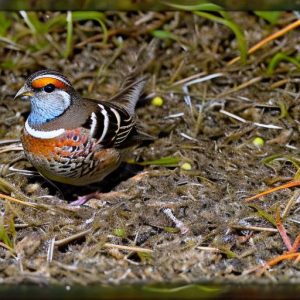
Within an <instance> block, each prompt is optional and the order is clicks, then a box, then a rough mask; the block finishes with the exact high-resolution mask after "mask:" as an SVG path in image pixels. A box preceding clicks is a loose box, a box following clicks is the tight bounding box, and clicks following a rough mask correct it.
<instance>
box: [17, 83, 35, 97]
mask: <svg viewBox="0 0 300 300" xmlns="http://www.w3.org/2000/svg"><path fill="white" fill-rule="evenodd" d="M32 96H33V92H32V91H30V90H28V89H27V88H26V87H25V86H23V87H22V88H21V89H20V90H19V91H18V92H17V94H16V96H15V98H14V100H15V99H17V98H24V97H26V98H28V97H32Z"/></svg>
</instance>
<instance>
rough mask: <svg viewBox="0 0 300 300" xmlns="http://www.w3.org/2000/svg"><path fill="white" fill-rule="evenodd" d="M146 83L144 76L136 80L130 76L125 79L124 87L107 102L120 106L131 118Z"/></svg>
mask: <svg viewBox="0 0 300 300" xmlns="http://www.w3.org/2000/svg"><path fill="white" fill-rule="evenodd" d="M146 81H147V77H146V76H142V77H140V78H138V79H136V78H133V76H132V75H129V76H127V77H126V79H125V81H124V83H125V84H123V85H124V86H125V87H124V88H123V89H121V91H120V92H119V93H118V94H116V95H114V96H113V97H112V98H110V99H109V101H115V102H117V103H118V104H120V105H122V106H123V107H124V109H126V111H127V112H128V113H129V114H130V115H131V116H133V115H134V113H135V106H136V103H137V102H138V100H139V99H140V96H141V94H142V92H143V89H144V86H145V83H146Z"/></svg>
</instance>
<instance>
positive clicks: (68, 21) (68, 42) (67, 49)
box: [63, 11, 73, 58]
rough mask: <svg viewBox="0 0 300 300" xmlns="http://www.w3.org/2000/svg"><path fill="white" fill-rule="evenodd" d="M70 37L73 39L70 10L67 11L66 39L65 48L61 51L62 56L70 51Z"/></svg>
mask: <svg viewBox="0 0 300 300" xmlns="http://www.w3.org/2000/svg"><path fill="white" fill-rule="evenodd" d="M72 39H73V20H72V12H71V11H68V12H67V41H66V49H65V51H64V53H63V56H64V58H67V57H68V56H69V55H70V54H71V52H72Z"/></svg>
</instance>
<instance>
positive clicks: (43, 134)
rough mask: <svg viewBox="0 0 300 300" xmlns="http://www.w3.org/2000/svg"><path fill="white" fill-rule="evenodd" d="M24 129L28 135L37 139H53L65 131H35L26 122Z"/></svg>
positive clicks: (61, 129)
mask: <svg viewBox="0 0 300 300" xmlns="http://www.w3.org/2000/svg"><path fill="white" fill-rule="evenodd" d="M25 129H26V131H27V132H28V133H29V134H30V135H32V136H33V137H36V138H39V139H53V138H55V137H58V136H59V135H61V134H63V133H64V132H65V129H63V128H60V129H57V130H51V131H42V130H36V129H34V128H32V127H30V125H29V124H28V120H27V121H26V123H25Z"/></svg>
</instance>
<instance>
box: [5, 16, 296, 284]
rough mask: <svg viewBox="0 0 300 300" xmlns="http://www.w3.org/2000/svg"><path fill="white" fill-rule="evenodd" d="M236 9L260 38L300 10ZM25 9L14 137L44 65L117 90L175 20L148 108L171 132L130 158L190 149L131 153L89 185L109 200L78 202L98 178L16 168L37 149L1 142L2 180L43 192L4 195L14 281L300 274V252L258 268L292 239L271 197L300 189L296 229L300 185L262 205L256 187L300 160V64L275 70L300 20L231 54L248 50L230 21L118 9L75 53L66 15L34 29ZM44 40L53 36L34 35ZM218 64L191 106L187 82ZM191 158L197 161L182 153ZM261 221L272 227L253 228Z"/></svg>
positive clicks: (9, 135)
mask: <svg viewBox="0 0 300 300" xmlns="http://www.w3.org/2000/svg"><path fill="white" fill-rule="evenodd" d="M55 14H58V13H55ZM55 14H54V15H55ZM52 17H53V14H52V13H49V14H39V18H40V20H43V19H44V20H48V19H49V18H52ZM232 17H233V18H234V20H235V21H236V22H237V23H238V24H239V25H240V26H241V28H242V29H243V30H244V31H245V33H246V39H247V41H248V43H249V45H254V44H255V43H257V42H258V41H260V40H261V39H262V38H263V37H265V36H267V35H269V34H270V33H272V32H274V31H276V30H277V29H278V28H281V27H283V26H285V25H287V24H289V23H291V22H292V20H294V16H293V14H292V13H285V14H284V16H283V17H282V18H281V19H280V20H281V21H280V22H279V23H278V24H277V25H276V26H275V25H270V24H268V23H267V22H266V21H264V20H262V19H260V18H258V17H257V16H255V15H254V14H250V13H232ZM14 18H15V22H14V24H13V26H12V27H11V28H10V32H9V34H10V35H11V36H15V35H17V34H20V35H21V34H22V33H24V36H23V37H20V38H19V39H18V42H17V44H16V45H14V44H12V43H6V42H5V41H4V42H3V43H4V44H3V47H2V48H1V49H0V53H1V56H0V57H1V58H0V60H1V77H0V79H1V87H0V89H1V99H2V100H1V103H0V111H1V115H0V136H1V139H2V140H7V139H14V138H16V139H18V138H19V137H20V135H21V132H22V127H23V124H24V121H25V119H26V117H27V115H28V113H29V109H30V107H29V104H28V103H26V102H22V101H13V97H14V95H15V93H16V92H17V90H18V88H20V86H21V85H22V84H23V83H24V80H25V79H26V77H27V76H28V75H29V74H31V73H32V72H33V71H36V70H39V69H44V68H50V69H56V70H59V71H62V72H63V73H64V74H65V75H67V76H68V78H69V79H70V81H71V82H72V83H73V84H74V87H75V88H76V89H78V90H79V91H80V92H81V93H82V94H83V95H84V96H85V97H90V98H96V99H97V98H99V99H103V98H104V99H107V98H108V97H109V96H112V95H113V94H114V93H116V92H117V91H118V88H119V86H120V84H121V82H122V78H123V77H124V75H125V74H126V72H127V71H128V69H129V68H130V67H132V65H131V64H132V63H133V62H134V59H133V57H134V54H135V53H137V52H138V50H139V49H140V48H141V46H142V45H145V44H149V43H150V41H151V40H152V38H153V36H152V34H151V33H152V32H153V30H156V29H164V30H168V31H170V32H172V34H173V35H174V36H173V38H166V39H162V40H159V43H158V47H157V49H156V52H155V60H154V61H153V63H152V64H151V65H150V66H149V67H148V68H147V70H146V71H145V72H146V73H148V74H150V78H149V81H148V84H147V86H146V89H145V98H144V99H143V100H142V101H141V103H140V104H139V106H138V109H137V114H138V117H139V120H140V123H141V124H142V126H143V129H144V131H146V132H148V133H149V134H151V135H154V136H157V139H155V141H153V142H152V143H148V144H143V145H141V146H140V147H139V148H137V149H135V150H134V152H133V153H132V156H131V157H130V158H131V160H132V159H133V160H134V161H137V162H143V161H151V160H157V159H160V158H162V157H175V158H178V161H179V163H178V165H177V166H172V167H165V166H155V165H151V164H150V165H147V166H144V167H141V166H136V165H131V164H127V165H123V166H122V167H121V168H120V169H119V170H118V171H117V172H115V173H114V176H110V177H109V178H107V179H106V180H105V183H99V184H97V185H93V186H92V187H88V188H87V189H86V191H91V190H97V189H99V190H102V191H104V192H106V193H107V194H103V197H102V200H91V201H90V202H88V203H87V204H86V205H85V206H82V207H71V206H70V205H69V204H68V201H70V200H73V199H74V198H75V197H76V195H81V194H82V193H84V192H85V190H83V189H81V188H76V187H68V186H61V185H58V187H59V188H60V190H61V191H62V192H60V191H59V190H58V189H57V188H56V187H54V186H53V185H51V184H50V183H49V182H47V181H46V180H45V179H44V178H42V177H40V176H25V175H22V174H18V173H16V172H15V171H11V170H7V167H8V166H10V167H12V166H13V167H14V168H18V169H27V170H33V169H32V168H31V166H30V164H29V163H28V162H27V161H26V159H21V160H18V161H17V162H14V159H15V158H17V157H19V156H22V151H21V150H18V151H11V150H7V151H5V152H4V151H2V152H1V150H0V161H1V164H2V169H1V171H2V178H1V184H0V188H1V190H2V192H3V193H5V194H8V195H12V196H14V197H15V198H17V199H20V200H23V201H30V202H34V203H36V204H38V205H37V206H36V207H28V206H25V205H23V204H17V203H12V202H9V201H7V200H4V199H1V202H0V206H1V216H2V217H1V220H2V221H1V222H2V223H1V227H0V230H1V232H2V233H1V234H2V240H1V242H2V243H4V244H5V245H7V246H9V247H10V248H11V250H8V249H7V248H8V247H4V246H3V244H1V245H0V282H2V283H24V282H33V283H47V284H48V283H49V284H55V283H58V284H68V285H73V284H84V285H86V284H91V283H103V284H127V283H153V282H172V283H178V282H181V283H191V282H201V281H210V282H221V283H222V282H227V283H228V282H232V283H241V282H244V283H245V282H247V283H249V282H264V283H270V282H280V283H284V282H290V283H291V282H294V283H296V282H297V283H299V275H300V269H299V264H295V263H294V261H293V260H290V261H284V262H282V263H280V264H278V265H276V266H274V267H273V268H272V270H271V271H266V272H265V273H264V274H263V275H262V276H258V274H257V273H256V272H249V270H251V269H253V268H254V267H256V266H258V265H259V264H262V262H264V261H267V260H269V259H271V258H273V257H275V256H277V255H280V254H282V253H283V252H284V251H286V248H285V246H284V244H283V242H282V240H281V238H280V236H279V234H278V232H276V231H275V230H274V229H275V228H276V227H274V226H273V225H272V223H271V222H269V221H268V220H266V218H264V217H263V216H262V214H259V213H258V212H259V211H265V212H267V213H268V214H270V215H271V216H273V218H274V219H275V217H276V211H277V209H279V210H280V212H281V213H282V212H283V211H285V209H286V207H287V203H289V202H290V200H291V199H292V197H295V201H294V203H293V204H292V206H291V207H290V209H289V210H288V211H287V212H286V215H285V218H284V220H283V224H284V226H285V228H286V230H287V232H288V234H289V236H290V238H291V240H292V241H293V240H294V239H295V237H296V236H297V235H298V234H299V222H300V216H299V200H298V199H299V198H298V197H297V195H298V192H297V190H295V189H292V190H285V191H281V192H278V193H274V194H272V195H270V196H268V197H266V198H264V199H262V200H257V201H256V202H255V204H256V205H257V207H256V208H254V207H250V206H249V205H248V204H247V203H245V202H244V201H243V200H244V199H245V198H246V197H248V196H251V195H253V194H255V193H257V192H258V191H261V190H264V189H266V188H267V187H269V186H272V185H273V184H275V183H276V182H277V181H279V182H284V181H286V180H291V179H292V178H293V177H294V175H295V173H296V172H297V168H298V164H299V158H298V152H299V149H300V139H299V114H300V111H299V69H298V70H297V68H296V67H295V66H294V65H293V64H291V63H289V62H283V63H281V64H280V65H279V66H278V67H277V68H276V69H275V71H274V73H273V74H272V75H267V66H268V62H269V61H270V59H271V58H272V57H273V56H274V54H276V53H277V52H285V53H287V54H289V55H295V54H297V51H299V47H298V45H299V42H300V35H299V32H296V31H294V32H290V33H288V34H287V35H285V36H283V37H281V38H280V39H278V40H276V41H273V42H271V43H269V44H268V45H266V46H265V47H264V48H263V49H261V50H259V51H258V52H257V53H255V54H254V55H251V56H250V57H249V58H248V60H247V63H246V64H241V63H239V62H238V63H235V64H233V65H227V63H228V61H230V59H232V58H234V57H236V56H237V55H239V52H238V51H237V47H236V39H235V36H234V34H233V33H232V31H231V30H230V29H228V28H227V27H225V26H223V25H221V24H217V23H213V22H211V21H208V20H205V19H203V18H200V17H197V16H195V15H193V14H191V13H184V12H156V13H151V12H148V13H145V14H142V13H123V12H108V13H106V25H107V29H108V40H107V42H103V34H102V30H101V28H100V27H99V25H98V24H96V22H92V21H84V22H77V23H74V28H73V47H72V54H71V55H69V57H68V58H62V57H61V51H60V50H61V49H62V48H63V47H64V46H65V40H66V32H65V29H62V28H59V27H58V28H57V29H55V30H53V31H52V32H51V33H49V34H48V35H43V36H39V35H38V34H36V35H32V34H31V33H30V32H28V28H27V26H26V24H25V23H24V21H23V20H22V19H21V18H20V17H18V16H16V15H15V16H14ZM174 37H175V38H174ZM43 43H44V44H43ZM38 45H43V47H42V46H41V48H40V49H33V50H32V49H31V48H35V47H38ZM298 54H299V53H298ZM9 62H12V63H11V64H10V63H9ZM217 73H221V74H222V76H219V77H216V78H214V79H211V80H207V81H204V82H201V83H196V84H193V85H191V86H189V87H188V89H189V91H188V92H189V96H190V98H191V102H192V105H191V107H189V106H188V105H187V104H186V103H185V100H184V96H186V95H185V92H184V90H183V86H184V85H185V84H186V83H187V82H189V81H191V80H193V79H196V78H200V77H204V76H207V75H210V74H217ZM196 74H197V75H196ZM245 83H247V84H245ZM242 84H245V85H244V86H243V85H242ZM154 96H161V97H162V98H163V100H164V103H163V105H162V106H154V105H152V104H151V101H150V100H151V98H153V97H154ZM228 113H231V114H233V115H235V116H238V117H240V118H243V119H244V120H246V121H245V122H244V121H243V120H239V119H237V118H235V117H230V115H228ZM255 123H256V124H255ZM257 123H260V124H265V125H267V126H266V127H263V126H261V125H259V124H258V125H257ZM270 125H275V126H278V127H280V129H278V128H271V126H270ZM255 137H262V138H263V140H264V141H265V143H264V145H263V146H262V147H257V146H255V145H254V144H253V139H254V138H255ZM4 146H5V147H7V145H1V149H2V150H3V149H4ZM275 154H276V155H277V154H278V157H277V159H273V160H270V162H268V163H266V161H265V160H264V159H266V158H268V157H270V156H272V155H275ZM185 162H187V163H189V164H190V165H191V167H192V168H191V170H184V169H182V168H181V167H180V166H181V164H183V163H185ZM140 172H144V173H140ZM137 174H139V175H138V176H135V175H137ZM62 194H63V195H64V198H65V200H62ZM25 195H26V197H28V199H29V200H28V199H26V198H25ZM249 204H250V203H249ZM252 204H254V202H253V203H252ZM164 207H169V208H171V209H172V211H173V213H174V215H175V216H176V217H177V218H178V219H179V220H181V221H182V222H183V223H184V224H185V225H186V226H187V227H188V228H189V231H188V232H187V233H186V234H180V232H179V231H178V230H177V229H176V228H174V224H173V223H172V222H171V221H170V220H169V219H168V218H167V217H166V216H165V214H164V213H163V212H162V208H164ZM249 226H257V227H260V228H261V229H258V230H256V231H252V230H246V228H247V227H249ZM4 229H5V232H6V234H7V236H6V237H7V239H6V240H3V237H4V236H5V234H4V233H3V231H4ZM80 233H81V235H80ZM76 234H79V236H78V237H77V238H76V236H74V235H76ZM68 237H73V238H72V239H71V240H68V239H67V238H68ZM64 239H66V240H64ZM107 243H111V244H115V245H123V246H132V247H133V246H136V247H141V248H147V249H151V250H153V253H151V254H149V253H143V252H136V251H128V250H122V249H117V248H115V247H113V246H112V247H108V246H107ZM52 246H53V249H52ZM51 251H52V253H51Z"/></svg>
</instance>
